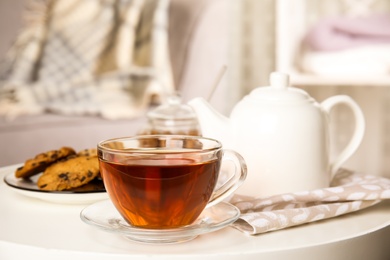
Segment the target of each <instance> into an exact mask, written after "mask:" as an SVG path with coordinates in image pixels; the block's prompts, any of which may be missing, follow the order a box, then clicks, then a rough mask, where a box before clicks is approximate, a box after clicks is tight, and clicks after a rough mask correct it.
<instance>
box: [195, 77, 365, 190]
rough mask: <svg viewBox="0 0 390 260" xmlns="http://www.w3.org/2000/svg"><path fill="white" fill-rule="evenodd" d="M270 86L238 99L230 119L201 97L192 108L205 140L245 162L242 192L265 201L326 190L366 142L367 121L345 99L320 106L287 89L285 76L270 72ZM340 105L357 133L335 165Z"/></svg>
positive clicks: (345, 97) (296, 90)
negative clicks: (334, 114) (334, 131)
mask: <svg viewBox="0 0 390 260" xmlns="http://www.w3.org/2000/svg"><path fill="white" fill-rule="evenodd" d="M270 83H271V84H270V86H265V87H257V88H255V89H254V90H252V91H251V93H250V94H249V95H247V96H245V97H244V98H243V99H242V100H241V101H239V102H238V103H237V104H236V105H235V107H234V108H233V110H232V112H231V115H230V118H227V117H225V116H223V115H222V114H220V113H219V112H217V111H216V110H215V109H214V108H213V107H212V106H211V105H210V104H209V103H208V102H207V101H206V100H205V99H203V98H200V97H198V98H194V99H192V100H190V101H189V102H188V104H189V105H190V106H191V107H192V108H193V109H194V111H195V113H196V115H197V117H198V120H199V124H200V128H201V132H202V134H203V136H205V137H210V138H214V139H218V140H220V141H221V142H222V144H223V146H224V148H226V149H233V150H235V151H237V152H239V153H240V154H241V155H242V156H243V157H244V159H245V161H246V162H247V165H248V176H247V179H246V181H245V183H244V184H243V185H242V186H241V188H240V189H239V190H238V191H237V193H238V194H242V195H248V196H253V197H260V196H261V197H264V196H272V195H276V194H282V193H288V192H299V191H306V190H313V189H319V188H325V187H328V186H329V184H330V182H331V180H332V179H333V177H334V176H335V174H336V173H337V171H338V170H339V169H340V167H341V166H342V165H343V164H344V163H345V162H346V160H347V159H349V158H350V157H351V156H352V155H353V154H354V153H355V151H356V150H357V148H358V147H359V146H360V143H361V142H362V139H363V136H364V131H365V119H364V115H363V113H362V111H361V109H360V107H359V106H358V105H357V103H356V102H355V101H354V100H353V99H352V98H350V97H349V96H346V95H337V96H333V97H330V98H328V99H326V100H324V101H323V102H321V103H318V102H317V101H316V100H314V99H313V98H312V97H310V96H309V95H308V93H306V92H305V91H304V90H302V89H299V88H295V87H291V86H289V76H288V75H287V74H284V73H280V72H274V73H272V74H271V75H270ZM341 104H343V105H346V106H348V107H349V108H350V109H351V111H352V112H353V116H354V120H355V129H354V131H353V133H352V136H351V138H350V141H349V143H348V144H347V145H346V146H345V148H344V150H342V152H341V153H340V154H339V155H338V156H337V157H336V159H335V160H333V161H331V159H330V158H331V156H330V143H331V142H330V140H331V138H332V136H330V133H329V132H330V131H329V124H330V119H331V118H330V111H331V110H332V109H333V108H334V107H335V106H337V105H341Z"/></svg>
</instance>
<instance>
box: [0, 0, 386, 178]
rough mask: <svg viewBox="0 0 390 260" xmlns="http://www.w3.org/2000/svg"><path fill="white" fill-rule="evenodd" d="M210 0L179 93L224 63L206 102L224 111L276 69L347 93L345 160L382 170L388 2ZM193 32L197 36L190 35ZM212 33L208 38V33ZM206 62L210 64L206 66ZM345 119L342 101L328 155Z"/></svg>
mask: <svg viewBox="0 0 390 260" xmlns="http://www.w3.org/2000/svg"><path fill="white" fill-rule="evenodd" d="M25 2H26V1H24V0H0V33H1V41H0V57H3V55H4V53H5V52H6V50H7V49H8V48H9V47H10V45H11V44H12V42H13V40H14V38H15V37H16V35H17V32H18V30H19V29H20V28H21V26H22V19H21V11H22V10H23V7H24V4H25ZM172 2H180V1H172ZM200 2H202V1H200ZM203 2H205V3H206V2H207V1H203ZM211 2H214V3H216V4H215V5H214V7H213V8H209V9H207V10H206V9H203V11H204V12H208V14H206V15H205V16H207V18H205V19H203V20H198V25H197V26H199V27H201V26H203V29H204V28H209V29H210V32H209V33H206V34H201V33H200V32H199V31H198V32H196V31H195V32H194V34H193V37H192V38H190V41H192V44H193V45H194V46H198V47H197V48H195V49H193V50H191V51H189V52H188V53H187V56H186V60H187V63H188V64H187V65H186V72H182V75H181V76H180V77H181V78H180V85H181V87H182V88H183V93H182V94H183V96H184V99H185V100H188V99H190V98H191V97H194V96H197V95H198V93H199V92H198V88H199V87H203V88H205V86H206V85H211V84H212V81H213V79H214V78H215V75H217V73H218V71H219V68H220V67H222V66H223V65H227V66H228V70H227V73H226V75H225V76H224V78H223V80H222V83H221V84H220V86H218V89H217V91H216V93H215V94H214V95H213V97H212V99H211V101H212V103H213V105H215V106H216V107H217V109H218V110H220V111H221V112H223V113H224V114H226V115H228V114H229V113H230V111H231V109H232V108H233V106H234V105H235V104H236V103H237V102H238V101H239V100H240V99H241V98H242V97H243V96H245V95H247V94H248V93H249V92H250V91H251V90H252V89H254V88H256V87H258V86H265V85H268V77H269V74H270V73H271V72H272V71H276V70H277V71H282V72H286V73H288V74H289V75H290V79H291V84H292V85H293V86H296V87H300V88H303V89H304V90H306V91H307V92H308V93H309V94H310V95H311V96H313V97H314V98H315V99H316V100H317V101H319V102H321V101H322V100H324V99H326V98H327V97H330V96H334V95H338V94H346V95H349V96H351V97H352V98H353V99H354V100H355V101H356V102H357V103H358V104H359V105H360V107H361V108H362V110H363V112H364V114H365V118H366V134H365V138H364V141H363V143H362V145H361V147H360V148H359V150H358V151H357V153H356V154H355V155H354V156H353V157H352V158H351V159H350V160H349V161H348V163H347V165H346V167H348V168H352V169H355V170H358V171H361V172H363V173H367V174H374V175H383V176H387V177H390V58H388V59H387V57H388V56H390V47H389V46H390V35H388V34H387V33H388V31H389V30H390V27H388V26H387V25H388V24H387V22H388V16H389V15H390V1H388V0H276V1H275V0H209V1H208V3H211ZM200 10H201V9H200ZM183 15H184V16H185V15H186V14H183ZM332 19H333V20H332ZM365 19H367V20H365ZM365 21H368V22H365ZM371 22H372V23H371ZM201 23H203V24H201ZM200 24H201V25H200ZM362 24H363V25H365V26H363V27H362V26H361V25H362ZM320 25H322V27H321V26H320ZM170 26H171V27H172V26H178V25H177V24H174V25H172V24H171V25H170ZM332 26H340V28H343V29H345V31H344V32H345V33H346V34H347V36H346V37H347V42H344V41H341V42H339V45H337V44H336V45H337V46H334V45H332V44H333V43H334V42H336V43H338V42H337V40H338V39H339V38H338V37H340V36H341V37H343V35H340V31H338V33H336V34H332V33H330V31H329V29H332ZM348 30H351V31H352V33H351V34H352V35H354V36H353V37H351V34H348V33H350V32H351V31H348ZM215 32H218V37H217V36H216V33H215ZM331 32H332V31H331ZM367 32H368V33H367ZM196 33H199V34H200V35H201V36H199V37H196ZM359 33H361V34H362V35H363V36H367V34H368V36H369V37H368V38H369V39H368V40H366V41H363V42H359V41H356V39H357V38H358V37H355V36H356V35H359ZM194 35H195V36H194ZM205 36H207V37H205ZM209 37H210V38H209ZM213 37H216V38H215V41H214V44H213V40H210V39H212V38H213ZM221 37H224V38H223V39H222V40H221ZM316 37H317V38H316ZM332 37H334V39H333V38H332ZM176 40H177V39H176ZM319 42H320V43H321V44H322V45H321V44H318V43H319ZM378 46H380V47H379V48H378ZM171 57H174V54H173V53H171ZM191 59H192V60H193V62H191ZM206 64H207V65H209V66H210V65H212V66H211V69H210V68H209V67H208V66H206ZM175 66H179V65H177V64H176V65H175ZM181 66H184V65H181ZM176 69H177V68H176ZM206 88H207V86H206ZM206 94H207V93H202V94H199V95H206ZM351 118H352V117H351V114H350V111H348V109H344V108H343V107H340V108H337V109H335V111H333V113H332V128H331V134H332V136H331V138H332V139H331V140H332V154H333V155H334V156H335V155H336V154H338V152H339V151H340V150H341V149H342V148H343V147H344V145H345V143H346V141H348V138H349V136H350V131H351V129H352V128H353V124H354V122H353V120H352V119H351Z"/></svg>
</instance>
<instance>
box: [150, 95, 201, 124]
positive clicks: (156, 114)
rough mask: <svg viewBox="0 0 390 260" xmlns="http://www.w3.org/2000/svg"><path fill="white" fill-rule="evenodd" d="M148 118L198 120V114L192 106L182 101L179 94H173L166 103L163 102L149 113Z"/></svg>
mask: <svg viewBox="0 0 390 260" xmlns="http://www.w3.org/2000/svg"><path fill="white" fill-rule="evenodd" d="M147 116H148V118H149V119H151V120H153V119H158V120H182V121H185V120H190V121H191V120H195V121H197V120H196V114H195V112H194V111H193V110H192V108H191V107H190V106H188V105H186V104H183V103H182V100H181V97H180V96H179V95H177V94H175V95H171V96H169V97H168V99H167V103H166V104H162V105H160V106H158V107H157V108H155V109H154V110H152V111H150V112H149V113H148V114H147Z"/></svg>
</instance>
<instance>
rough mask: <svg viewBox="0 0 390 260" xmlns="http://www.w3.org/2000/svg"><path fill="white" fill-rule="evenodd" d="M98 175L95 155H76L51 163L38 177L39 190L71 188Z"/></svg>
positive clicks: (97, 162) (83, 183)
mask: <svg viewBox="0 0 390 260" xmlns="http://www.w3.org/2000/svg"><path fill="white" fill-rule="evenodd" d="M97 176H99V161H98V158H97V157H94V156H93V157H89V156H77V157H72V158H70V159H68V160H64V161H59V162H56V163H55V164H52V165H51V166H49V167H48V168H46V170H45V171H44V172H43V174H42V175H41V176H40V177H39V179H38V182H37V185H38V188H39V189H41V190H48V191H62V190H71V189H74V188H77V187H80V186H83V185H85V184H87V183H88V182H90V181H92V180H93V179H95V178H96V177H97Z"/></svg>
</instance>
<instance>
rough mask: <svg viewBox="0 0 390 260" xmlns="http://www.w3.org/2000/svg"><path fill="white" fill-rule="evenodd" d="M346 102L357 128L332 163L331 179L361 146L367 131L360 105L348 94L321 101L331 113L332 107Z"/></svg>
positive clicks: (324, 107) (322, 105)
mask: <svg viewBox="0 0 390 260" xmlns="http://www.w3.org/2000/svg"><path fill="white" fill-rule="evenodd" d="M340 104H344V105H347V106H348V107H349V108H350V109H351V110H352V112H353V115H354V117H355V130H354V132H353V134H352V137H351V139H350V140H349V143H348V144H347V145H346V146H345V148H344V150H342V151H341V153H340V154H339V156H338V157H337V158H336V159H335V160H334V162H333V163H332V164H331V179H333V177H334V175H335V174H336V173H337V171H338V170H339V169H340V167H341V166H342V165H343V163H345V161H347V159H349V158H350V157H351V156H352V155H353V154H354V153H355V152H356V150H357V148H358V147H359V146H360V144H361V142H362V140H363V136H364V131H365V119H364V115H363V112H362V110H361V109H360V107H359V105H358V104H357V103H356V102H355V101H354V100H353V99H352V98H351V97H349V96H346V95H337V96H333V97H330V98H328V99H326V100H324V101H323V102H322V103H321V107H322V108H323V109H324V110H325V111H326V112H327V113H328V115H329V114H330V111H331V110H332V108H333V107H334V106H336V105H340Z"/></svg>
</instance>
